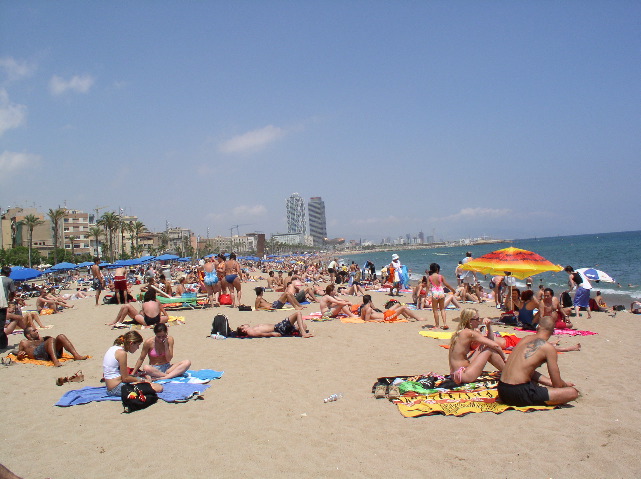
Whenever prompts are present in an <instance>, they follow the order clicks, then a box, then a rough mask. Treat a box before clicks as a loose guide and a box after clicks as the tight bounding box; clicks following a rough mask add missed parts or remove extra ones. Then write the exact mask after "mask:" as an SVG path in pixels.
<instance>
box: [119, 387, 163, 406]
mask: <svg viewBox="0 0 641 479" xmlns="http://www.w3.org/2000/svg"><path fill="white" fill-rule="evenodd" d="M120 397H121V399H122V407H123V408H124V412H125V413H131V412H134V411H139V410H141V409H145V408H148V407H149V406H151V405H152V404H156V402H158V394H156V391H154V388H152V387H151V384H149V383H135V384H132V383H126V384H123V385H122V389H121V392H120Z"/></svg>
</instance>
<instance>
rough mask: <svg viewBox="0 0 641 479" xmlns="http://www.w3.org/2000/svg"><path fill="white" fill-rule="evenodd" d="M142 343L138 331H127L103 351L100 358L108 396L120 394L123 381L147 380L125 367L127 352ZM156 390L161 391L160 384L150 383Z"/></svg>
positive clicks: (138, 381)
mask: <svg viewBox="0 0 641 479" xmlns="http://www.w3.org/2000/svg"><path fill="white" fill-rule="evenodd" d="M141 344H142V336H141V335H140V333H139V332H138V331H129V332H127V333H125V334H123V335H120V336H118V337H117V338H116V340H115V341H114V344H113V346H111V347H110V348H109V349H108V350H107V352H106V353H105V357H104V359H103V360H102V370H103V376H104V378H105V384H106V386H107V394H108V395H109V396H120V394H121V390H122V385H123V384H125V383H142V382H149V381H148V380H149V379H150V378H149V376H147V378H140V377H136V376H132V375H130V374H129V369H128V368H127V353H135V352H136V351H138V348H139V347H140V345H141ZM151 387H152V388H153V389H154V391H156V392H158V393H159V392H162V386H161V385H160V384H154V383H152V384H151Z"/></svg>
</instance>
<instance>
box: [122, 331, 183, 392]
mask: <svg viewBox="0 0 641 479" xmlns="http://www.w3.org/2000/svg"><path fill="white" fill-rule="evenodd" d="M147 356H149V366H145V367H144V368H143V371H144V373H145V374H146V375H149V376H151V377H152V378H153V379H154V380H155V379H171V378H175V377H178V376H182V375H183V373H184V372H185V371H187V370H188V369H189V367H190V366H191V361H189V360H188V359H185V360H184V361H180V362H179V363H176V364H171V360H172V359H173V357H174V338H172V337H171V336H169V335H168V334H167V325H166V324H163V323H158V324H156V325H155V326H154V337H152V338H149V339H147V340H145V342H144V343H143V344H142V351H140V358H138V361H137V362H136V365H135V366H134V370H133V372H132V373H131V374H132V375H133V376H135V375H136V373H137V372H138V370H139V369H140V367H141V366H142V363H143V362H144V361H145V358H146V357H147Z"/></svg>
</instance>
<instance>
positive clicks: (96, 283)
mask: <svg viewBox="0 0 641 479" xmlns="http://www.w3.org/2000/svg"><path fill="white" fill-rule="evenodd" d="M91 287H92V288H93V289H94V290H96V291H102V281H100V279H98V278H94V279H93V281H92V282H91Z"/></svg>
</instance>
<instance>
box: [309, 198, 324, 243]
mask: <svg viewBox="0 0 641 479" xmlns="http://www.w3.org/2000/svg"><path fill="white" fill-rule="evenodd" d="M307 211H308V216H309V234H310V236H311V237H312V239H313V241H314V246H322V245H323V244H324V243H325V238H327V221H326V219H325V202H324V201H323V199H322V198H321V197H320V196H313V197H311V198H310V199H309V203H307Z"/></svg>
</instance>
